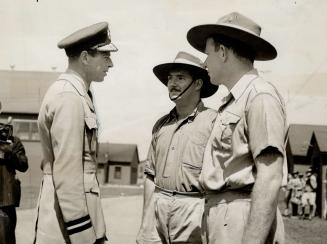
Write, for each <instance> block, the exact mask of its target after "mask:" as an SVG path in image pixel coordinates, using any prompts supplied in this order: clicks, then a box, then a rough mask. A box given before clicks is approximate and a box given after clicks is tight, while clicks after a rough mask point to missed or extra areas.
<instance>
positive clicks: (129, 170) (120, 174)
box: [98, 143, 140, 185]
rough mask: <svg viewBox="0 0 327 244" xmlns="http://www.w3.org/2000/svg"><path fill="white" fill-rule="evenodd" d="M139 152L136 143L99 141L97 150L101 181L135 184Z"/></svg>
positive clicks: (137, 174) (137, 176) (137, 175)
mask: <svg viewBox="0 0 327 244" xmlns="http://www.w3.org/2000/svg"><path fill="white" fill-rule="evenodd" d="M139 162H140V160H139V153H138V149H137V145H136V144H118V143H100V145H99V152H98V163H99V172H98V177H99V181H100V182H101V183H110V184H121V185H129V184H132V185H133V184H137V182H138V178H139V177H140V176H139Z"/></svg>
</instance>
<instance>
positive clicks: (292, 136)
mask: <svg viewBox="0 0 327 244" xmlns="http://www.w3.org/2000/svg"><path fill="white" fill-rule="evenodd" d="M314 131H315V132H316V134H317V135H320V134H321V133H322V132H323V133H325V132H326V133H327V126H326V125H305V124H291V125H290V127H289V132H288V140H289V145H290V148H291V153H292V155H293V156H306V155H307V152H308V148H309V145H310V140H311V137H312V134H313V132H314Z"/></svg>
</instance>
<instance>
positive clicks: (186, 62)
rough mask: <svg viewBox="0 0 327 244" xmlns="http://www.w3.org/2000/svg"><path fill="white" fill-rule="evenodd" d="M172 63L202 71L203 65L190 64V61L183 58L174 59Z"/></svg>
mask: <svg viewBox="0 0 327 244" xmlns="http://www.w3.org/2000/svg"><path fill="white" fill-rule="evenodd" d="M174 63H181V64H190V65H193V66H196V67H199V68H202V69H203V65H201V64H197V63H194V62H192V61H190V60H187V59H184V58H176V59H175V60H174Z"/></svg>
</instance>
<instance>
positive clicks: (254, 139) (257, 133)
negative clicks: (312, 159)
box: [247, 93, 286, 159]
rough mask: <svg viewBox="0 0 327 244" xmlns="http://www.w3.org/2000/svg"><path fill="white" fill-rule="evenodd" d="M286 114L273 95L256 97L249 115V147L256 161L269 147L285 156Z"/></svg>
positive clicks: (263, 94) (266, 94) (250, 107)
mask: <svg viewBox="0 0 327 244" xmlns="http://www.w3.org/2000/svg"><path fill="white" fill-rule="evenodd" d="M285 123H286V122H285V113H284V109H283V106H282V104H281V102H280V101H279V100H278V99H277V98H276V97H274V96H273V95H271V94H268V93H262V94H258V95H256V96H255V97H254V98H253V100H252V102H251V105H250V106H249V109H248V113H247V125H248V136H249V146H250V150H251V152H252V156H253V158H254V159H255V158H256V157H258V155H260V153H261V152H262V151H263V150H265V149H266V148H268V147H272V148H275V149H276V150H277V151H278V152H280V153H281V154H284V153H285V152H284V150H285V149H284V143H285V133H286V130H285V126H286V124H285Z"/></svg>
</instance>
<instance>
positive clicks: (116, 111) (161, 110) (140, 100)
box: [0, 0, 327, 159]
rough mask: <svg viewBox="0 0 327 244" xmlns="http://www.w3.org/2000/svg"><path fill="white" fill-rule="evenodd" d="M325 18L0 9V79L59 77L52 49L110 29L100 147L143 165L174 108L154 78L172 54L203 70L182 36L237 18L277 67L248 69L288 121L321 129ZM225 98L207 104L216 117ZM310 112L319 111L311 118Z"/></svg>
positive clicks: (229, 8)
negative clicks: (0, 74)
mask: <svg viewBox="0 0 327 244" xmlns="http://www.w3.org/2000/svg"><path fill="white" fill-rule="evenodd" d="M326 9H327V1H318V0H316V1H312V0H260V1H255V0H247V1H244V0H228V1H227V0H224V1H222V0H137V1H135V0H92V1H91V0H69V1H67V0H55V1H54V0H38V1H37V0H1V3H0V21H1V23H2V25H1V29H2V35H1V39H0V46H1V48H0V57H1V59H0V69H10V68H11V67H12V68H14V69H15V70H37V71H40V70H42V71H51V70H56V71H64V70H65V69H66V66H67V59H66V57H65V54H64V52H63V50H61V49H58V48H57V43H58V42H59V41H60V40H61V39H62V38H64V37H65V36H67V35H69V34H70V33H72V32H74V31H76V30H77V29H79V28H82V27H85V26H87V25H91V24H94V23H96V22H100V21H107V22H108V23H109V28H110V33H111V38H112V42H113V43H114V44H115V45H116V46H117V47H118V49H119V51H118V52H117V53H113V54H112V59H113V63H114V67H113V68H112V69H111V70H110V71H109V73H108V76H107V77H106V78H105V81H104V82H103V83H96V84H94V85H93V90H94V93H95V98H96V101H95V102H96V105H97V110H98V115H99V118H100V122H101V135H100V140H102V141H109V142H122V143H137V144H138V145H139V151H140V157H141V159H144V158H145V155H146V151H147V147H148V144H149V141H150V139H151V128H152V126H153V124H154V123H155V121H156V120H157V119H158V118H159V117H161V116H162V115H164V114H165V113H167V112H169V111H170V109H172V108H173V105H174V104H173V103H172V102H170V101H169V99H168V93H167V89H166V88H165V87H164V86H163V85H162V84H161V83H160V82H159V81H158V80H157V78H156V77H155V76H154V75H153V72H152V68H153V67H154V66H155V65H158V64H160V63H164V62H172V61H173V59H174V57H175V56H176V54H177V52H179V51H187V52H190V53H192V54H194V55H197V56H199V57H200V58H201V59H202V60H204V59H205V55H203V54H202V53H200V52H198V51H196V50H195V49H193V48H192V47H191V46H190V45H189V44H188V42H187V40H186V33H187V31H188V30H189V29H190V28H191V27H193V26H195V25H199V24H207V23H210V24H213V23H215V22H216V21H217V20H218V19H219V18H220V17H221V16H223V15H225V14H227V13H230V12H234V11H237V12H239V13H241V14H243V15H246V16H248V17H250V18H252V19H253V20H254V21H256V22H257V23H259V24H260V25H261V27H262V33H261V36H262V37H263V38H265V39H266V40H268V41H270V42H271V43H272V44H273V45H274V46H275V47H276V49H277V51H278V57H277V58H276V59H275V60H273V61H267V62H256V63H255V66H256V67H257V68H258V70H259V72H260V74H262V75H263V76H265V77H266V78H267V79H268V80H271V81H272V82H273V83H274V84H276V86H277V87H278V88H280V90H281V92H282V94H283V95H284V97H285V99H286V100H287V101H288V100H289V108H290V115H291V116H290V120H291V121H295V122H298V121H302V122H303V121H304V122H305V123H322V124H326V125H327V115H322V114H323V113H322V112H321V111H326V112H327V100H326V89H327V84H326V85H325V82H324V81H323V78H319V79H318V78H317V77H318V76H319V75H320V74H321V73H326V74H327V49H326V44H325V43H326V39H327V28H326V24H327V16H326ZM319 77H320V76H319ZM326 77H327V75H326ZM224 92H225V91H224V89H223V88H221V89H219V91H218V94H216V95H215V96H213V97H212V98H209V99H207V100H206V101H205V103H206V104H207V105H208V106H211V107H215V105H216V104H217V100H218V99H219V97H221V96H222V94H224ZM317 106H318V107H319V108H321V109H322V110H319V109H318V112H316V113H314V114H312V116H311V114H310V113H313V109H312V107H315V108H317ZM301 109H302V110H303V111H305V112H302V110H301ZM325 114H326V113H325Z"/></svg>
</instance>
